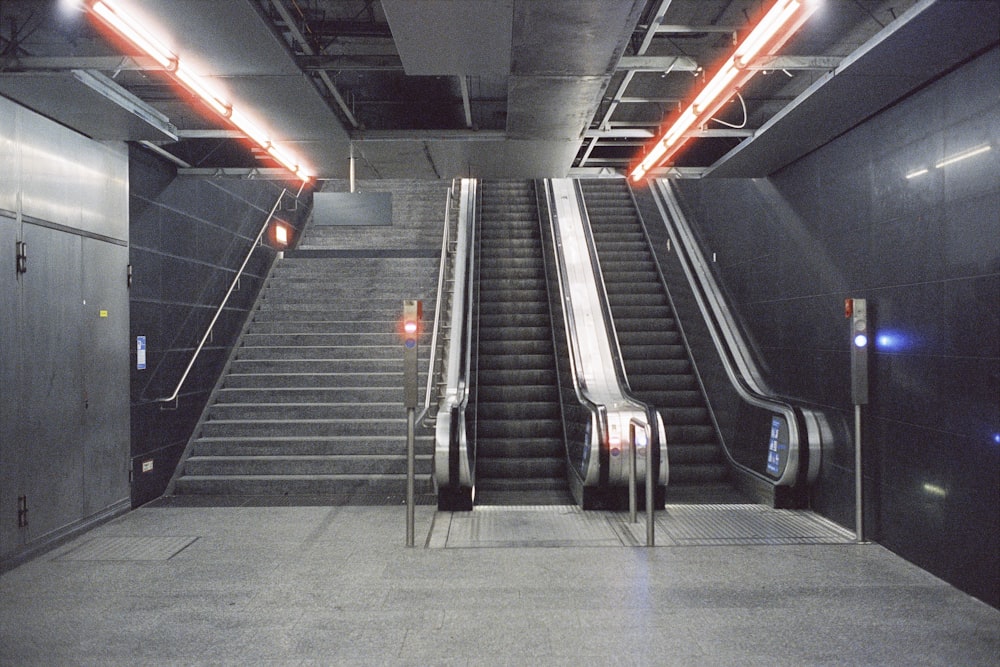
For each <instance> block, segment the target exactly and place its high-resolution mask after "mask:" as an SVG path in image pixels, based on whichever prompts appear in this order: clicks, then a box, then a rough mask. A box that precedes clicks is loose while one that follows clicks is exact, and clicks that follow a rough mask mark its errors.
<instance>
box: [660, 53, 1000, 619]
mask: <svg viewBox="0 0 1000 667" xmlns="http://www.w3.org/2000/svg"><path fill="white" fill-rule="evenodd" d="M998 70H1000V49H996V48H994V49H993V50H991V51H990V52H989V53H987V54H985V55H983V56H981V57H979V58H978V59H976V60H974V61H972V62H970V63H968V64H966V65H965V66H963V67H962V68H960V69H958V70H956V71H954V72H952V73H951V74H949V75H948V76H946V77H944V78H942V79H940V80H938V81H936V82H935V83H933V84H931V85H929V86H927V87H926V88H924V89H923V90H921V91H920V92H918V93H916V94H914V95H912V96H910V97H908V98H906V99H904V100H902V101H901V102H899V103H898V104H896V105H895V106H893V107H892V108H890V109H888V110H886V111H884V112H883V113H881V114H880V115H878V116H876V117H875V118H873V119H871V120H869V121H868V122H866V123H865V124H863V125H861V126H859V127H858V128H855V129H854V130H852V131H851V132H849V133H847V134H845V135H843V136H841V137H839V138H838V139H837V140H835V141H833V142H831V143H830V144H828V145H826V146H824V147H822V148H820V149H819V150H817V151H815V152H814V153H812V154H810V155H808V156H806V157H804V158H803V159H801V160H800V161H798V162H796V163H793V164H792V165H789V166H788V167H786V168H784V169H783V170H781V171H780V172H778V173H776V174H774V175H772V177H771V178H769V179H758V180H742V181H740V180H727V179H719V180H714V181H713V180H712V179H704V180H701V181H681V182H678V183H677V187H678V189H679V191H680V192H681V198H682V203H683V206H684V209H685V211H686V212H687V213H688V215H689V219H690V220H691V222H692V223H693V224H694V225H695V226H696V227H697V234H698V236H699V238H700V239H701V241H702V243H703V244H704V250H705V251H706V252H708V253H712V252H714V253H717V256H718V257H719V258H721V259H720V261H719V262H718V263H716V264H714V265H713V270H714V271H715V273H716V275H717V276H718V277H719V279H720V281H721V282H722V284H723V286H724V288H725V290H726V291H727V293H728V295H729V296H730V297H731V298H732V299H733V300H734V305H735V306H736V308H737V310H738V318H739V320H740V321H741V322H742V324H743V326H744V327H745V328H746V330H747V331H748V332H749V333H750V335H751V337H752V338H753V340H754V343H755V346H756V349H757V350H758V351H759V353H760V355H761V358H762V360H763V362H764V363H763V367H764V372H765V373H766V376H767V381H768V382H769V383H770V384H771V385H772V387H773V388H774V389H775V390H777V391H778V392H780V393H785V394H788V395H791V396H794V397H798V398H801V399H804V400H806V401H809V402H811V403H814V404H819V405H823V406H829V407H830V408H832V409H833V411H834V414H836V415H839V418H837V419H836V421H837V423H838V428H839V427H841V426H843V425H845V424H847V425H850V424H851V423H852V421H853V409H852V406H851V405H850V402H851V398H850V390H849V387H850V376H849V365H848V361H849V358H848V355H849V352H848V349H849V348H848V340H847V337H848V331H847V325H846V322H845V320H844V317H843V299H844V298H846V297H860V298H866V299H868V301H869V308H870V311H871V318H872V322H873V324H874V326H875V331H876V339H875V344H874V346H873V347H872V348H871V353H870V354H871V356H870V360H869V361H870V370H871V373H870V383H871V401H870V404H869V405H868V406H867V407H866V408H865V409H864V421H865V423H866V433H867V436H866V438H865V440H867V442H866V464H865V479H866V489H867V491H868V496H869V499H870V500H869V505H868V507H867V511H866V521H870V523H871V526H870V527H869V528H870V532H869V536H870V537H873V538H874V539H877V540H879V541H882V542H883V543H885V544H886V545H887V546H889V547H890V548H892V549H894V550H895V551H897V552H898V553H900V554H902V555H904V556H905V557H906V558H909V559H911V560H913V561H914V562H917V563H918V564H920V565H922V566H923V567H926V568H928V569H929V570H930V571H931V572H933V573H935V574H937V575H938V576H942V577H944V578H945V579H947V580H948V581H951V582H952V583H955V584H956V585H958V586H961V587H962V588H963V589H964V590H966V591H968V592H971V593H973V594H974V595H977V596H979V597H981V598H983V599H986V600H988V601H990V602H991V603H992V604H1000V599H998V597H997V590H996V587H997V584H996V581H997V577H996V572H997V571H998V570H1000V556H998V553H1000V551H998V549H997V545H996V535H997V526H998V525H1000V461H998V452H1000V444H997V443H996V442H995V440H994V438H995V437H997V433H998V431H1000V400H998V397H1000V307H998V304H1000V242H998V241H997V239H1000V181H998V180H997V178H996V174H997V173H1000V150H998V148H997V147H998V146H1000V95H998V92H1000V80H998V79H997V77H996V72H997V71H998ZM987 145H988V146H990V150H988V151H984V152H983V153H982V154H980V155H977V156H975V157H970V158H968V159H967V160H963V161H961V162H958V163H955V164H953V165H948V166H941V167H937V166H935V165H937V164H939V163H940V161H941V160H942V159H943V158H945V157H947V156H949V155H952V154H955V153H957V152H960V151H963V150H966V149H968V148H974V147H976V146H987ZM918 168H927V169H928V171H927V173H926V174H923V175H920V176H913V177H911V178H907V175H912V174H913V172H914V170H916V169H918ZM853 468H854V462H853V451H850V452H848V451H841V452H833V453H830V452H825V453H824V460H823V466H822V470H821V475H820V482H819V484H817V485H816V487H815V488H814V489H812V501H813V505H814V507H816V508H817V509H818V510H819V511H821V512H823V513H824V514H826V515H827V516H830V517H831V518H834V519H835V520H838V521H841V522H843V523H845V524H853V476H854V472H853ZM987 535H992V537H989V538H987V537H984V536H987ZM984 540H985V542H984ZM990 540H992V542H990ZM970 554H975V555H974V556H973V555H970Z"/></svg>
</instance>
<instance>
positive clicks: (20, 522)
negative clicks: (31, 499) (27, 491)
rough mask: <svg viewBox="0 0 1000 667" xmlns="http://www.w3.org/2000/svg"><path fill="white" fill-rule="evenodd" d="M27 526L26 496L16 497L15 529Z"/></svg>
mask: <svg viewBox="0 0 1000 667" xmlns="http://www.w3.org/2000/svg"><path fill="white" fill-rule="evenodd" d="M27 526H28V496H18V497H17V527H18V528H26V527H27Z"/></svg>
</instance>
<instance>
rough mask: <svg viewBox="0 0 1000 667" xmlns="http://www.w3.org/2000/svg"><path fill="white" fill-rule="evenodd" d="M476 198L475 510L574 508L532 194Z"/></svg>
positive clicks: (495, 185) (496, 186)
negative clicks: (533, 506) (491, 506)
mask: <svg viewBox="0 0 1000 667" xmlns="http://www.w3.org/2000/svg"><path fill="white" fill-rule="evenodd" d="M480 196H481V200H480V201H481V212H480V215H479V219H480V225H481V227H480V232H479V244H478V245H479V254H478V272H477V275H478V300H477V305H476V308H477V311H478V320H477V324H478V326H477V329H478V346H477V348H476V357H477V362H476V370H475V373H476V378H475V383H474V386H475V387H476V390H475V416H474V420H473V421H474V427H473V429H472V430H473V431H474V443H475V444H474V451H475V452H476V458H475V475H476V493H475V502H476V504H566V503H572V498H571V496H570V494H569V491H568V487H567V481H566V453H565V445H564V438H563V426H562V416H561V411H560V396H559V386H558V379H557V373H556V363H555V352H554V349H553V342H552V320H551V315H550V311H549V296H548V291H547V287H546V279H545V266H544V260H543V255H542V244H541V239H540V232H539V221H538V208H537V204H536V199H535V193H534V187H533V185H532V184H531V183H530V182H527V181H524V182H521V181H491V182H484V183H483V184H482V186H481V195H480Z"/></svg>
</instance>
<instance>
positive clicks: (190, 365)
mask: <svg viewBox="0 0 1000 667" xmlns="http://www.w3.org/2000/svg"><path fill="white" fill-rule="evenodd" d="M305 186H306V184H305V182H303V183H302V185H300V186H299V190H298V192H296V193H295V198H296V199H298V198H299V195H301V194H302V189H303V188H305ZM286 194H288V189H287V188H282V190H281V194H279V195H278V199H277V200H276V201H275V202H274V206H272V207H271V211H270V212H269V213H268V214H267V218H266V219H265V220H264V224H263V225H261V227H260V231H259V232H257V237H256V238H255V239H254V240H253V243H252V244H251V245H250V250H249V251H248V252H247V254H246V257H244V258H243V263H242V264H241V265H240V268H239V269H238V270H237V271H236V275H235V276H234V277H233V280H232V282H231V283H230V284H229V289H228V290H226V295H225V296H224V297H222V303H220V304H219V307H218V308H216V309H215V314H214V315H212V321H211V322H209V323H208V327H207V328H206V329H205V334H204V335H203V336H202V337H201V340H200V341H198V346H197V347H196V348H195V350H194V354H192V355H191V360H190V361H189V362H188V365H187V367H186V368H185V369H184V373H183V374H181V379H180V380H178V382H177V386H176V387H174V392H173V393H172V394H170V396H167V397H165V398H157V399H155V401H154V402H155V403H173V404H174V406H173V408H176V407H177V404H178V403H179V402H180V401H179V399H178V396H179V395H180V393H181V388H182V387H183V386H184V382H186V381H187V378H188V375H189V374H190V373H191V369H192V368H193V367H194V362H195V361H197V360H198V355H199V354H201V350H202V348H203V347H205V343H206V342H207V341H208V339H209V337H210V336H211V335H212V329H213V328H214V327H215V323H216V322H217V321H218V319H219V316H220V315H221V314H222V310H223V309H224V308H225V307H226V304H227V303H229V297H230V296H231V295H232V293H233V291H234V290H235V289H236V285H238V284H239V282H240V278H241V277H242V276H243V271H244V270H245V269H246V268H247V264H248V263H249V262H250V257H251V256H252V255H253V251H254V250H256V249H257V247H258V246H261V245H263V243H261V239H262V238H263V237H264V232H266V231H267V228H268V226H269V225H270V224H271V220H273V219H274V214H275V213H277V212H278V207H280V206H281V200H282V198H284V196H285V195H286ZM162 409H164V410H167V409H171V408H166V407H164V408H162Z"/></svg>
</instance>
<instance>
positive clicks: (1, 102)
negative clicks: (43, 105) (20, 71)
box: [0, 97, 20, 212]
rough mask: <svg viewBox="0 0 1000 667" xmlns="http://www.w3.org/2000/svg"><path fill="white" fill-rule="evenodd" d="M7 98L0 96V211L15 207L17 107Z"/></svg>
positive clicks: (12, 209)
mask: <svg viewBox="0 0 1000 667" xmlns="http://www.w3.org/2000/svg"><path fill="white" fill-rule="evenodd" d="M18 108H19V107H18V106H17V105H16V104H14V103H13V102H11V101H10V100H8V99H4V98H3V97H0V211H11V212H13V211H14V210H15V209H16V208H17V187H18V177H19V174H20V170H19V169H18V163H19V159H18V154H17V142H16V140H15V137H16V135H17V109H18Z"/></svg>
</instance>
